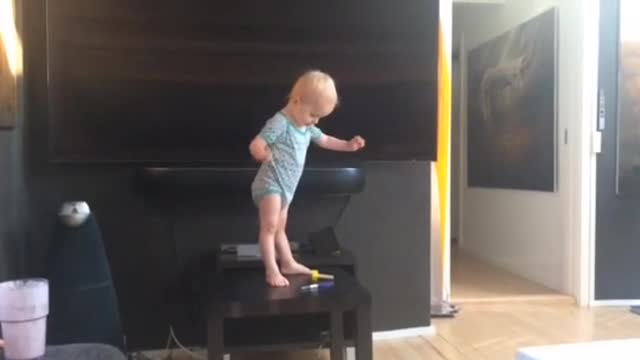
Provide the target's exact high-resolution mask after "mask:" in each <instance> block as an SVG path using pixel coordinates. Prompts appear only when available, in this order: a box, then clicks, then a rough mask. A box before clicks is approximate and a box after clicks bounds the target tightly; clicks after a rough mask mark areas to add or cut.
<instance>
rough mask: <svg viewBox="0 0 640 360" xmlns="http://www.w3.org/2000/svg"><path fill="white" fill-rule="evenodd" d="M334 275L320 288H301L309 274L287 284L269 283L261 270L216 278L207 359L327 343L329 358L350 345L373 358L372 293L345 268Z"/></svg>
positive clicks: (364, 358)
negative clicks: (309, 289)
mask: <svg viewBox="0 0 640 360" xmlns="http://www.w3.org/2000/svg"><path fill="white" fill-rule="evenodd" d="M330 273H332V274H333V275H335V277H336V278H335V282H334V286H333V287H331V288H329V289H322V290H320V291H318V292H305V291H302V290H301V287H302V286H303V285H306V284H310V280H309V278H308V277H306V276H292V277H289V281H290V283H291V285H290V286H289V287H287V288H271V287H269V286H267V285H266V283H265V280H264V273H263V272H262V271H255V270H246V271H235V272H229V273H225V274H224V275H223V276H222V275H219V276H217V277H216V279H214V281H213V283H212V286H211V287H210V303H209V308H208V353H209V359H210V360H221V359H223V356H224V354H225V353H232V354H233V353H238V352H247V351H251V352H258V351H282V350H287V351H292V350H300V349H312V348H319V347H329V348H330V350H331V359H333V360H336V359H338V360H341V359H343V357H344V352H345V347H346V346H351V345H352V346H354V347H355V351H356V358H357V359H358V360H371V359H372V339H371V296H370V294H369V292H368V291H367V290H366V289H365V288H364V287H363V286H362V285H361V284H360V283H359V282H358V281H357V280H356V279H355V278H354V277H353V276H352V275H351V274H349V273H347V272H345V271H344V270H343V269H340V268H336V269H333V270H332V271H331V272H330ZM345 315H346V316H350V317H352V318H349V319H347V318H346V317H345ZM349 339H352V340H349Z"/></svg>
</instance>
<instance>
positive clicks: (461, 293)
mask: <svg viewBox="0 0 640 360" xmlns="http://www.w3.org/2000/svg"><path fill="white" fill-rule="evenodd" d="M451 299H452V301H453V302H454V303H482V302H485V303H486V302H488V303H493V302H497V301H500V302H505V301H534V300H558V301H568V302H572V301H573V300H572V298H571V297H569V296H565V295H563V294H559V293H557V292H556V291H554V290H551V289H549V288H546V287H544V286H542V285H539V284H536V283H534V282H532V281H529V280H526V279H523V278H521V277H519V276H516V275H513V274H510V273H509V272H507V271H505V270H502V269H499V268H497V267H494V266H491V265H488V264H487V263H485V262H483V261H479V260H477V259H476V258H474V257H473V256H470V255H468V254H465V253H463V252H460V251H456V252H455V253H454V255H453V257H452V261H451Z"/></svg>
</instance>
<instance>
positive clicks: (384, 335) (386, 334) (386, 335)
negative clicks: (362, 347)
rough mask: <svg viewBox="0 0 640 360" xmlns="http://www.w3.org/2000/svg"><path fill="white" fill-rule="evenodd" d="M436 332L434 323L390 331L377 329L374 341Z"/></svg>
mask: <svg viewBox="0 0 640 360" xmlns="http://www.w3.org/2000/svg"><path fill="white" fill-rule="evenodd" d="M435 334H436V328H435V327H434V326H433V325H431V326H424V327H416V328H408V329H399V330H390V331H376V332H374V333H373V341H381V340H397V339H404V338H409V337H416V336H433V335H435Z"/></svg>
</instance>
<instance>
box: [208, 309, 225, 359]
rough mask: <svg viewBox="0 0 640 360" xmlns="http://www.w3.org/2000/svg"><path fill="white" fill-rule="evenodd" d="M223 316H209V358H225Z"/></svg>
mask: <svg viewBox="0 0 640 360" xmlns="http://www.w3.org/2000/svg"><path fill="white" fill-rule="evenodd" d="M223 322H224V320H223V318H222V317H219V316H213V315H210V316H209V324H208V329H207V353H208V356H207V358H208V360H223V359H224V330H223Z"/></svg>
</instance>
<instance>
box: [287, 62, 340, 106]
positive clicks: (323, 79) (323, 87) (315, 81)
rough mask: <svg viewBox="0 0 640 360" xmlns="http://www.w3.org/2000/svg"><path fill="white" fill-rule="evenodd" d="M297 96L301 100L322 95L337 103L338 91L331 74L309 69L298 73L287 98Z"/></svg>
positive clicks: (290, 98)
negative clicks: (298, 75)
mask: <svg viewBox="0 0 640 360" xmlns="http://www.w3.org/2000/svg"><path fill="white" fill-rule="evenodd" d="M296 97H297V98H299V99H301V100H302V101H303V102H306V101H305V100H308V99H309V98H316V97H322V98H325V99H327V100H330V101H333V102H334V103H335V104H336V105H337V104H338V91H337V90H336V84H335V81H334V80H333V78H332V77H331V75H329V74H327V73H325V72H322V71H320V70H309V71H307V72H305V73H304V74H302V75H300V77H298V79H297V80H296V82H295V83H294V84H293V88H292V89H291V92H290V93H289V97H288V98H289V100H290V101H291V100H292V99H293V98H296Z"/></svg>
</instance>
